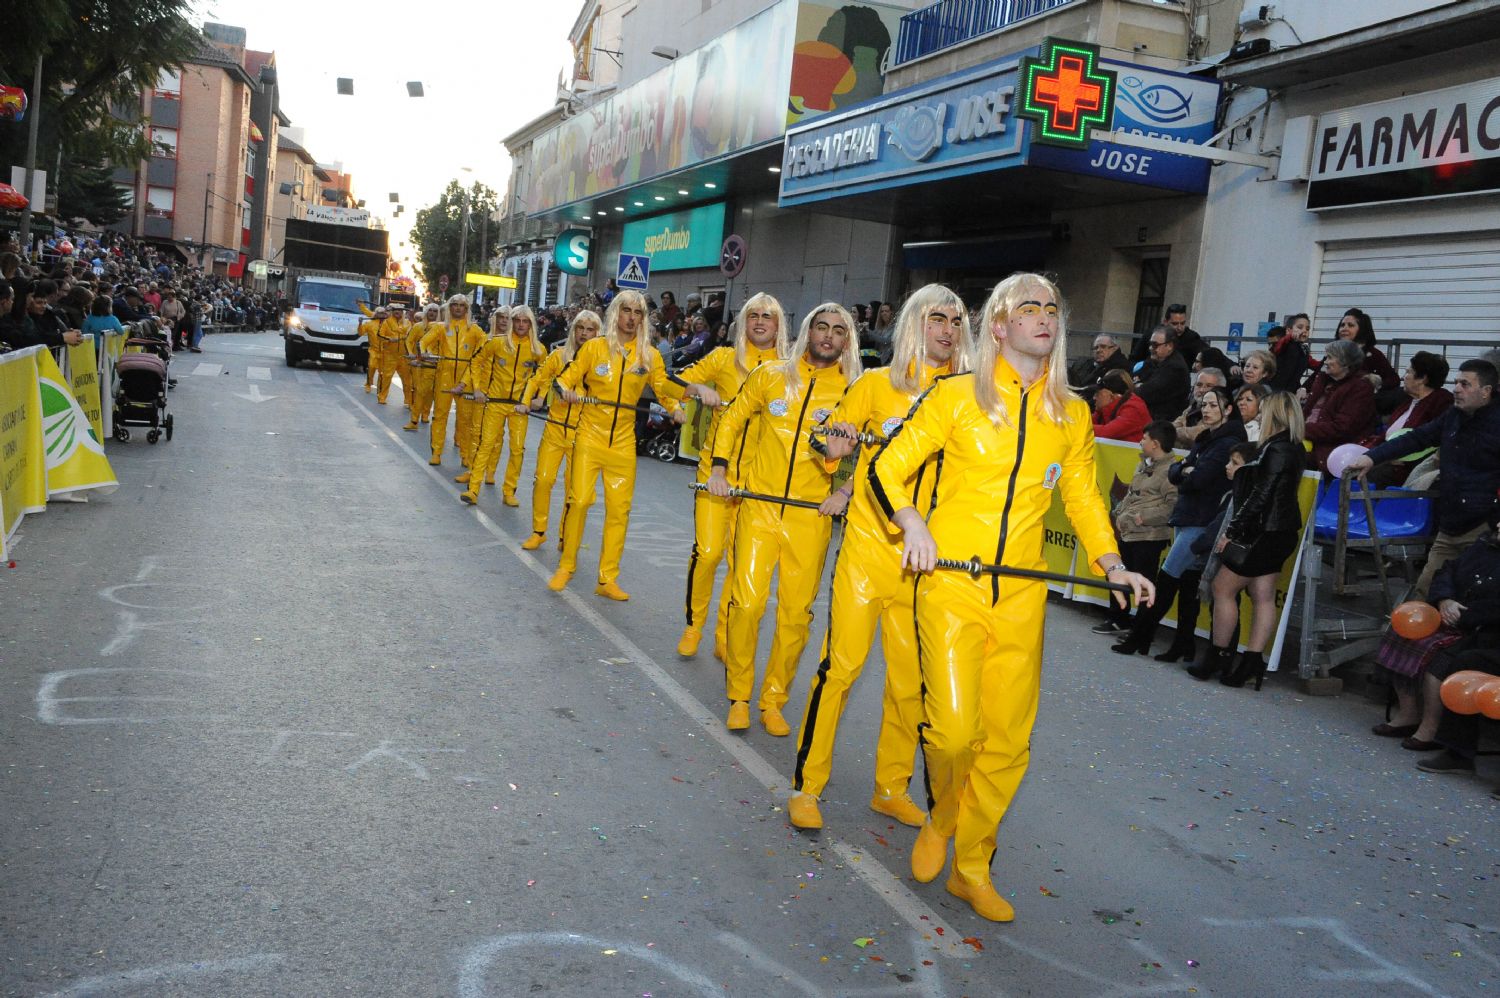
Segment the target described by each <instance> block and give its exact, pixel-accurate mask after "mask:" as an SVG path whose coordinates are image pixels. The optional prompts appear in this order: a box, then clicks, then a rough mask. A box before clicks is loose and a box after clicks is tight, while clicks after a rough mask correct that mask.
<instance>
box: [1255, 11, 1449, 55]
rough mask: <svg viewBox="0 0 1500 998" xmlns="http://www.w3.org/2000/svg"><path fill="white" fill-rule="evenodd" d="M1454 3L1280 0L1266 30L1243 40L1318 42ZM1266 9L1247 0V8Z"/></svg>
mask: <svg viewBox="0 0 1500 998" xmlns="http://www.w3.org/2000/svg"><path fill="white" fill-rule="evenodd" d="M1452 2H1453V0H1279V2H1277V3H1275V4H1273V5H1272V6H1274V7H1275V8H1276V13H1275V18H1276V19H1274V20H1272V22H1271V23H1270V24H1269V25H1267V26H1265V27H1254V28H1247V29H1245V31H1244V33H1243V34H1242V36H1241V38H1242V39H1251V38H1269V39H1271V41H1273V42H1275V43H1276V44H1277V45H1279V46H1283V47H1285V46H1291V45H1296V44H1297V43H1298V41H1299V40H1300V41H1301V42H1302V43H1304V44H1305V43H1307V42H1314V41H1317V40H1318V39H1320V38H1327V37H1328V36H1329V35H1339V34H1343V33H1344V32H1346V31H1355V30H1357V29H1359V28H1364V27H1368V26H1370V25H1372V24H1380V23H1381V22H1383V21H1389V20H1391V19H1392V18H1397V17H1405V16H1407V15H1408V14H1419V13H1421V12H1422V11H1426V10H1435V9H1436V8H1438V7H1447V6H1450V5H1451V3H1452ZM1262 6H1265V4H1264V3H1262V2H1252V0H1247V2H1246V3H1244V5H1243V9H1246V10H1250V9H1253V8H1257V7H1262Z"/></svg>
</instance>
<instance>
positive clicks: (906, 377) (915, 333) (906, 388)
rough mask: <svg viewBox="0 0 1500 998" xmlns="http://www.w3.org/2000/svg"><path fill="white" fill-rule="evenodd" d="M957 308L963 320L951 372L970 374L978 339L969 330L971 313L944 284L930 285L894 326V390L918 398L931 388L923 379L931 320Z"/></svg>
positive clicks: (904, 307) (912, 299) (909, 301)
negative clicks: (941, 311)
mask: <svg viewBox="0 0 1500 998" xmlns="http://www.w3.org/2000/svg"><path fill="white" fill-rule="evenodd" d="M939 308H956V309H958V316H959V319H958V321H959V327H960V328H959V334H958V342H957V343H955V344H954V345H953V359H952V360H951V361H950V362H949V368H948V369H949V370H950V371H952V372H953V373H954V374H959V373H962V372H964V371H967V370H968V369H969V368H970V366H972V364H973V359H974V345H973V344H974V339H973V333H972V331H971V330H970V328H969V310H968V309H967V308H965V307H964V303H963V300H962V299H960V298H959V297H958V295H956V294H954V293H953V292H952V291H951V290H949V289H948V288H946V287H944V286H943V285H941V284H927V285H924V286H923V287H920V288H918V289H917V290H915V291H913V292H912V293H911V297H909V298H907V299H906V303H905V304H903V305H902V306H901V311H900V312H899V313H898V314H897V316H896V319H895V321H894V322H893V323H892V325H893V326H894V327H895V330H896V332H895V335H894V336H893V337H892V338H891V339H892V343H891V372H890V378H891V387H892V388H894V389H896V391H898V392H905V393H906V394H908V395H915V394H917V393H918V392H920V391H922V390H923V389H924V388H926V387H927V386H926V385H924V384H922V375H923V373H924V371H925V370H926V367H927V317H928V316H930V315H932V313H933V310H934V309H939Z"/></svg>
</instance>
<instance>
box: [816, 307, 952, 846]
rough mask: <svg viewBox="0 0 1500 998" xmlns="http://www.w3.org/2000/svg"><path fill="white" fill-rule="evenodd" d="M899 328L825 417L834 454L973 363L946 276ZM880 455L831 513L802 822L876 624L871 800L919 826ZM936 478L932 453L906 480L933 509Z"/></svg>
mask: <svg viewBox="0 0 1500 998" xmlns="http://www.w3.org/2000/svg"><path fill="white" fill-rule="evenodd" d="M892 331H893V333H894V335H893V337H892V340H891V346H892V359H891V366H890V367H882V368H878V369H876V370H867V371H865V373H864V374H862V375H860V377H859V380H858V381H856V382H855V383H854V384H852V385H850V386H849V390H848V391H847V392H845V393H844V397H843V399H841V400H840V401H839V404H838V406H837V408H835V409H834V410H833V415H832V417H830V418H829V421H828V422H829V425H830V426H831V427H832V428H833V429H834V430H836V431H839V432H841V433H844V434H847V436H838V435H837V434H829V436H828V437H827V440H826V456H827V457H828V459H829V460H830V461H833V462H837V461H838V460H839V459H841V458H843V457H845V456H847V455H848V454H850V453H852V452H853V449H854V441H853V440H852V439H850V437H852V435H853V434H855V433H856V432H860V431H866V432H870V433H874V434H876V435H877V436H881V437H887V438H888V437H890V436H891V435H892V434H893V433H895V432H896V431H897V429H898V428H899V427H900V426H901V423H902V420H904V419H905V418H906V414H907V413H908V412H909V411H911V407H912V403H914V402H915V401H916V399H917V397H918V396H919V395H920V394H921V393H922V392H924V391H926V390H927V388H928V387H930V386H931V385H932V383H933V381H934V380H935V379H936V378H938V377H941V376H943V375H945V374H950V373H953V372H955V371H967V370H968V369H969V362H970V344H969V319H968V313H967V312H966V311H965V310H964V305H963V302H962V301H960V300H959V297H958V296H957V295H956V294H954V293H953V292H952V291H950V290H948V289H947V288H945V287H943V286H942V285H940V284H929V285H927V286H926V287H924V288H920V289H919V290H917V291H916V292H915V293H913V294H912V296H911V297H910V298H908V299H907V301H906V304H905V305H904V306H903V307H902V309H901V313H900V315H898V316H897V317H896V321H895V322H894V324H893V327H892ZM873 454H874V448H873V447H864V448H863V449H861V451H860V454H859V461H858V463H857V464H856V465H855V470H854V477H853V478H852V479H850V481H848V482H847V483H845V484H844V485H843V486H842V487H840V488H839V489H838V491H836V492H835V493H834V494H833V497H831V498H830V500H829V501H830V503H831V504H832V505H831V506H830V507H829V511H830V512H832V513H834V514H838V513H844V512H845V510H846V509H847V514H846V516H847V518H846V520H845V522H844V532H843V537H842V539H841V540H840V541H839V549H838V552H837V554H835V555H834V561H833V598H832V602H831V604H830V606H829V610H828V630H827V633H826V636H825V637H824V638H823V656H822V660H821V661H820V662H819V663H818V671H817V673H816V674H815V675H814V676H813V680H812V685H811V687H810V688H809V689H808V696H807V709H806V710H804V711H803V712H802V730H801V732H800V733H799V734H798V736H797V757H796V768H795V769H794V770H793V773H792V789H793V791H794V792H793V794H792V796H791V799H790V800H789V801H788V802H787V815H788V817H789V818H790V820H791V823H792V824H793V825H795V826H796V827H798V828H822V827H823V817H822V815H821V814H820V813H819V811H818V795H819V794H821V793H822V792H823V788H824V787H825V786H826V785H827V784H828V775H829V771H830V769H831V768H832V766H833V742H834V737H835V736H836V734H837V732H838V724H839V718H840V717H842V716H843V713H844V706H845V704H846V703H847V702H848V699H849V690H850V688H851V687H853V685H854V682H855V680H857V679H858V678H859V674H860V672H861V670H863V668H864V665H865V659H866V658H867V657H868V656H869V654H870V648H871V646H872V645H873V644H874V642H875V627H876V625H877V624H878V625H879V626H880V645H881V649H882V651H883V652H884V656H885V696H884V700H883V703H882V709H881V715H880V736H879V739H878V741H877V742H876V748H875V793H874V794H873V795H872V796H871V798H870V807H871V809H872V810H875V811H877V812H879V813H880V814H884V815H887V816H888V817H892V818H895V819H896V820H897V821H900V822H903V823H904V824H908V825H911V826H912V827H914V828H915V827H920V826H921V824H922V822H923V821H924V820H926V817H927V816H926V815H925V814H924V813H923V811H922V809H921V808H920V807H918V806H917V805H916V804H915V803H913V802H912V799H911V796H910V795H909V793H908V792H907V787H908V785H909V784H910V782H911V774H912V767H913V764H914V762H915V759H916V752H917V725H918V724H919V723H920V722H921V720H922V677H921V674H920V672H919V671H918V669H917V641H916V624H915V622H914V621H913V619H912V583H913V582H914V581H915V579H914V577H913V576H912V575H911V573H909V572H906V571H904V570H903V569H902V568H901V545H900V535H899V534H898V533H897V532H896V531H895V530H894V529H892V528H891V526H890V523H889V521H887V520H886V518H885V514H884V513H883V512H881V510H880V507H879V505H877V504H876V502H875V497H874V495H873V494H872V493H871V492H870V489H869V486H868V482H867V480H866V474H867V472H868V470H869V465H870V457H871V456H872V455H873ZM935 475H936V471H935V469H934V464H933V462H929V463H927V464H924V465H922V466H921V467H920V468H918V469H917V471H916V472H915V473H913V474H912V475H911V477H910V479H909V480H908V481H907V482H906V483H905V484H904V485H903V487H902V490H901V494H902V496H904V497H907V498H908V499H909V501H911V502H912V504H913V505H915V506H916V507H917V508H918V509H920V510H927V509H928V508H929V506H930V505H931V499H932V481H933V478H934V477H935Z"/></svg>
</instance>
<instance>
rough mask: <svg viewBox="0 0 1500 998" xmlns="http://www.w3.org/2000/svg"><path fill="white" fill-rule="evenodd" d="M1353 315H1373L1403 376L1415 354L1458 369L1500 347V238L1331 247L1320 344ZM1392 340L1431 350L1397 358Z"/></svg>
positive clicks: (1406, 347)
mask: <svg viewBox="0 0 1500 998" xmlns="http://www.w3.org/2000/svg"><path fill="white" fill-rule="evenodd" d="M1350 308H1361V309H1364V311H1365V312H1367V313H1369V316H1370V320H1371V322H1373V323H1374V324H1375V336H1376V338H1377V340H1379V342H1380V345H1381V349H1383V350H1385V352H1386V354H1387V355H1388V356H1390V359H1391V363H1392V364H1394V365H1397V369H1398V370H1399V369H1400V363H1401V362H1402V361H1404V360H1405V359H1406V358H1409V357H1410V356H1411V355H1412V353H1414V352H1416V351H1417V350H1429V351H1432V352H1434V353H1442V354H1443V355H1444V356H1446V357H1447V359H1448V362H1449V363H1450V364H1451V365H1453V366H1454V367H1457V366H1458V364H1459V363H1460V362H1461V361H1464V360H1467V359H1469V358H1470V357H1474V356H1476V355H1478V354H1479V353H1481V352H1483V351H1485V350H1490V349H1493V348H1495V347H1500V233H1495V232H1490V233H1484V234H1480V235H1473V236H1469V235H1466V236H1443V237H1439V238H1434V237H1418V238H1404V239H1381V240H1361V241H1350V242H1337V243H1329V244H1328V245H1327V247H1326V248H1325V249H1324V252H1323V271H1322V274H1321V276H1320V278H1319V281H1318V303H1317V311H1316V314H1315V315H1314V316H1313V337H1314V339H1316V340H1319V341H1326V340H1328V339H1331V338H1332V336H1333V331H1334V330H1335V329H1337V328H1338V323H1339V317H1340V316H1342V315H1343V314H1344V312H1345V311H1347V310H1348V309H1350ZM1392 340H1404V341H1412V340H1430V341H1433V342H1431V343H1425V344H1424V343H1410V342H1408V343H1404V344H1403V345H1402V347H1401V349H1400V350H1399V351H1393V350H1392V349H1391V348H1390V346H1389V344H1390V341H1392ZM1398 353H1399V358H1398V356H1397V354H1398Z"/></svg>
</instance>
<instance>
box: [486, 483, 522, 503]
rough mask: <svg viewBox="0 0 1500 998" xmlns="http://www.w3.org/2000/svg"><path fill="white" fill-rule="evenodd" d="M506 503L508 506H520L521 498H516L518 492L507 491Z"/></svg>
mask: <svg viewBox="0 0 1500 998" xmlns="http://www.w3.org/2000/svg"><path fill="white" fill-rule="evenodd" d="M490 484H491V485H494V484H495V483H494V482H490ZM505 505H507V506H519V505H521V500H519V499H517V498H516V494H515V493H514V492H507V493H505Z"/></svg>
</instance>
